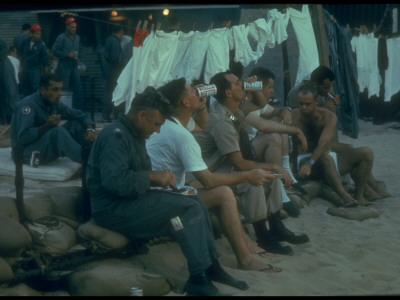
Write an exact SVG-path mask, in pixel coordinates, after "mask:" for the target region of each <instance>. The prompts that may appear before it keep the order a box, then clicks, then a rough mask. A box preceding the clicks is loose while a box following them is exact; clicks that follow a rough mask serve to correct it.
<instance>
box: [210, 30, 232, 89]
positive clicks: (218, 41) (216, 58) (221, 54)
mask: <svg viewBox="0 0 400 300" xmlns="http://www.w3.org/2000/svg"><path fill="white" fill-rule="evenodd" d="M229 34H231V32H230V30H229V29H227V28H216V29H213V30H211V34H210V36H209V45H208V49H207V54H206V65H205V69H204V82H205V83H208V82H210V79H211V77H212V76H214V75H215V74H217V73H219V72H224V71H226V70H228V69H229V50H230V46H229V40H228V35H229Z"/></svg>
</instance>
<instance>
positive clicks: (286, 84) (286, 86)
mask: <svg viewBox="0 0 400 300" xmlns="http://www.w3.org/2000/svg"><path fill="white" fill-rule="evenodd" d="M281 45H282V57H283V106H287V105H286V101H287V96H288V94H289V91H290V89H291V87H292V86H291V84H290V69H289V58H288V51H287V40H284V41H283V42H282V44H281Z"/></svg>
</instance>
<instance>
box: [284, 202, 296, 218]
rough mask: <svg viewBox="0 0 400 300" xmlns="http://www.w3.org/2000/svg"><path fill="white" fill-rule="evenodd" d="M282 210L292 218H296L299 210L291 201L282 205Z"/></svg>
mask: <svg viewBox="0 0 400 300" xmlns="http://www.w3.org/2000/svg"><path fill="white" fill-rule="evenodd" d="M282 208H283V209H284V210H285V211H286V212H287V213H288V215H289V216H291V217H293V218H297V217H298V216H299V215H300V210H299V209H298V208H297V205H296V204H294V203H293V202H292V201H289V202H285V203H283V205H282Z"/></svg>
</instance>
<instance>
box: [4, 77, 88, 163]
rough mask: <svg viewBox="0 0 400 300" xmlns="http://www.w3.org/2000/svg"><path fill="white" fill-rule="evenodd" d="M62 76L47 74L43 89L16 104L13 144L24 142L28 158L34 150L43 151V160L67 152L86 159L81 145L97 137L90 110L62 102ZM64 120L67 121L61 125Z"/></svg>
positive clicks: (42, 84)
mask: <svg viewBox="0 0 400 300" xmlns="http://www.w3.org/2000/svg"><path fill="white" fill-rule="evenodd" d="M62 87H63V82H62V79H61V78H60V77H59V76H58V75H55V74H51V73H50V74H45V75H43V76H42V77H41V79H40V89H39V90H38V91H37V92H35V93H33V94H32V95H29V96H27V97H25V98H24V99H22V100H20V101H19V102H17V104H16V108H15V110H14V114H13V118H12V121H11V130H10V135H11V146H12V147H15V146H22V147H23V156H24V162H25V163H28V162H29V160H30V157H31V154H32V152H33V151H39V152H40V164H46V163H49V162H52V161H54V160H56V159H57V158H59V157H62V156H66V157H69V158H70V159H71V160H73V161H75V162H78V163H82V157H81V147H82V145H84V146H89V145H90V144H91V142H92V141H93V140H94V139H95V129H94V127H95V124H94V122H93V121H92V120H91V119H90V117H89V116H88V114H86V113H83V112H82V111H80V110H77V109H73V108H70V107H68V106H67V105H65V104H64V103H61V102H60V97H61V90H62ZM61 120H67V122H66V123H65V124H64V125H62V126H60V125H61V124H60V121H61Z"/></svg>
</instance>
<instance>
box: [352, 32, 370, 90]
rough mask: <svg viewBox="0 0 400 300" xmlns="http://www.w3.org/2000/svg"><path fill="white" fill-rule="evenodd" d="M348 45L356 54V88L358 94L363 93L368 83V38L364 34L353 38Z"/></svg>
mask: <svg viewBox="0 0 400 300" xmlns="http://www.w3.org/2000/svg"><path fill="white" fill-rule="evenodd" d="M350 44H351V49H352V50H353V52H355V54H356V60H357V83H358V88H359V91H360V92H363V91H364V89H366V88H367V86H368V82H369V60H368V55H369V52H368V47H369V44H368V37H367V35H366V34H360V35H359V36H354V37H353V38H352V39H351V41H350Z"/></svg>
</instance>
